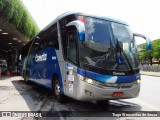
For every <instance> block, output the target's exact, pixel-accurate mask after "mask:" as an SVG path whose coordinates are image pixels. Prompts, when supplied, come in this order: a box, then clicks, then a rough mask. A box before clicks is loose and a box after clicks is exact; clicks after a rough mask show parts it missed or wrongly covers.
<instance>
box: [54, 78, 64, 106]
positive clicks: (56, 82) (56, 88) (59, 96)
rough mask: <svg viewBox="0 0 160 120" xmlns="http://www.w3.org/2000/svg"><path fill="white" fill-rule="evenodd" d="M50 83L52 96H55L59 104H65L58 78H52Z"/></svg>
mask: <svg viewBox="0 0 160 120" xmlns="http://www.w3.org/2000/svg"><path fill="white" fill-rule="evenodd" d="M52 83H53V87H52V91H53V93H54V96H55V98H56V99H57V101H58V102H59V103H64V102H66V96H65V95H63V94H62V93H61V90H60V82H59V78H58V77H54V78H53V82H52Z"/></svg>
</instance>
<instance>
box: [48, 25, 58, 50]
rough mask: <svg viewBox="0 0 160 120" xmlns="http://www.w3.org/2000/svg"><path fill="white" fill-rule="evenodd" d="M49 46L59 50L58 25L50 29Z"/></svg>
mask: <svg viewBox="0 0 160 120" xmlns="http://www.w3.org/2000/svg"><path fill="white" fill-rule="evenodd" d="M49 46H50V47H54V48H55V49H57V50H59V44H58V32H57V24H54V25H53V26H52V27H51V28H50V40H49Z"/></svg>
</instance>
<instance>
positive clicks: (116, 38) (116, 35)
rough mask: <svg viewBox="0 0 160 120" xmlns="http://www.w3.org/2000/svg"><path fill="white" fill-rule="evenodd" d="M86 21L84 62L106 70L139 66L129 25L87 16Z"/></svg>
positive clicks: (82, 47)
mask: <svg viewBox="0 0 160 120" xmlns="http://www.w3.org/2000/svg"><path fill="white" fill-rule="evenodd" d="M84 23H85V37H86V40H85V42H83V44H82V46H81V58H82V62H83V63H85V64H89V65H92V66H95V67H100V68H103V69H105V70H123V71H129V70H132V69H134V68H137V67H138V59H137V48H136V43H135V41H134V38H133V33H132V31H131V29H130V28H129V26H127V25H123V24H119V23H114V22H109V21H106V20H102V19H98V18H93V17H85V20H84ZM111 31H112V32H111Z"/></svg>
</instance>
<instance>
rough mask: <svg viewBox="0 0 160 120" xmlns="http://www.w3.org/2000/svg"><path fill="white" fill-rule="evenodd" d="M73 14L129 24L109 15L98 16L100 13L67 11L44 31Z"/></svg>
mask: <svg viewBox="0 0 160 120" xmlns="http://www.w3.org/2000/svg"><path fill="white" fill-rule="evenodd" d="M72 14H77V15H84V16H90V17H95V18H100V19H104V20H108V21H112V22H116V23H120V24H125V25H128V24H127V23H126V22H124V21H122V20H119V19H115V18H112V17H108V16H98V15H91V14H85V13H81V12H66V13H63V14H61V15H60V16H58V17H57V18H56V19H55V20H53V21H52V22H51V23H50V24H49V25H47V26H46V27H45V28H43V29H42V31H45V30H46V29H48V28H49V27H50V26H52V25H53V24H54V23H55V22H57V21H58V20H60V19H62V18H64V17H66V16H68V15H72Z"/></svg>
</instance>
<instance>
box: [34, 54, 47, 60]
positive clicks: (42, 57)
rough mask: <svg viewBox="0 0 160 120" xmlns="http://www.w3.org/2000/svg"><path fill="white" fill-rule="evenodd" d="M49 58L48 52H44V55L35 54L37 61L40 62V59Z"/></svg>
mask: <svg viewBox="0 0 160 120" xmlns="http://www.w3.org/2000/svg"><path fill="white" fill-rule="evenodd" d="M46 60H47V54H46V53H43V54H42V55H37V54H36V56H35V61H36V62H40V61H46Z"/></svg>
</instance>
